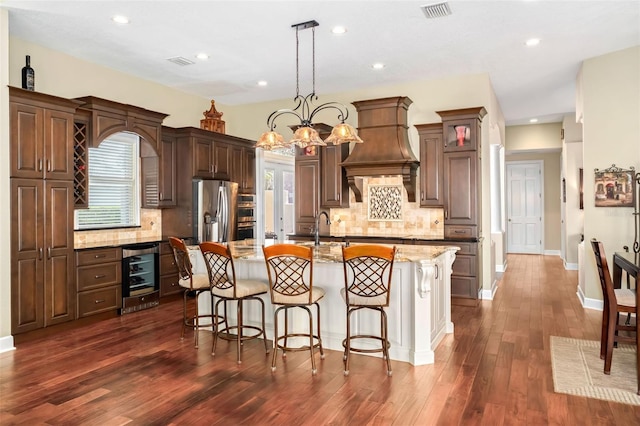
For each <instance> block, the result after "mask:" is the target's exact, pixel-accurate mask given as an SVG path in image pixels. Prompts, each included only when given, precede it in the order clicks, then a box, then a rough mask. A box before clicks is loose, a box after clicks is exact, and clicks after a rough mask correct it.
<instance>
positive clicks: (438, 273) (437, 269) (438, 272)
mask: <svg viewBox="0 0 640 426" xmlns="http://www.w3.org/2000/svg"><path fill="white" fill-rule="evenodd" d="M439 275H440V269H439V268H438V264H437V263H436V276H435V279H436V280H437V279H438V277H439Z"/></svg>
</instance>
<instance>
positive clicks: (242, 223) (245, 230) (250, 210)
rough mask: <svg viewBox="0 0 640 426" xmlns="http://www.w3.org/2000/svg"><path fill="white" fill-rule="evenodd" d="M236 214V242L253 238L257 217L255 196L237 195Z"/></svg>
mask: <svg viewBox="0 0 640 426" xmlns="http://www.w3.org/2000/svg"><path fill="white" fill-rule="evenodd" d="M236 212H237V215H238V221H237V223H238V228H237V231H236V240H246V239H248V238H255V235H256V215H257V212H256V196H255V194H238V204H237V209H236Z"/></svg>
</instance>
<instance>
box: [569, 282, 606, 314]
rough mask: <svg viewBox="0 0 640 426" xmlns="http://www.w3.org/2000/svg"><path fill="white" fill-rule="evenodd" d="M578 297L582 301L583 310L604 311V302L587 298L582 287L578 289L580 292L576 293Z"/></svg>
mask: <svg viewBox="0 0 640 426" xmlns="http://www.w3.org/2000/svg"><path fill="white" fill-rule="evenodd" d="M576 295H577V296H578V299H579V300H580V304H581V305H582V307H583V308H585V309H593V310H596V311H602V310H603V309H604V301H602V300H599V299H591V298H588V297H585V295H584V293H583V292H582V289H581V288H580V287H578V291H576Z"/></svg>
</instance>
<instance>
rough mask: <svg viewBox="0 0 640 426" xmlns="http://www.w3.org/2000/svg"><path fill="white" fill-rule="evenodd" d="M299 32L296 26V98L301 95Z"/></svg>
mask: <svg viewBox="0 0 640 426" xmlns="http://www.w3.org/2000/svg"><path fill="white" fill-rule="evenodd" d="M298 32H299V29H298V27H296V98H297V97H298V96H300V59H299V57H300V40H299V38H298Z"/></svg>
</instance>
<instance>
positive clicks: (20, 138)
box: [9, 87, 78, 180]
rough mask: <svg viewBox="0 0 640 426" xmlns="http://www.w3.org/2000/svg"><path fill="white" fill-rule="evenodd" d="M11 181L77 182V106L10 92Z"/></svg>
mask: <svg viewBox="0 0 640 426" xmlns="http://www.w3.org/2000/svg"><path fill="white" fill-rule="evenodd" d="M9 96H10V102H9V115H10V123H11V134H10V141H11V142H10V143H11V149H10V150H11V177H16V178H33V179H61V180H72V179H73V114H74V112H75V110H76V108H77V106H78V105H77V103H76V102H73V101H70V100H68V99H62V98H58V97H55V96H49V95H43V94H41V93H35V92H31V91H28V90H22V89H17V88H15V87H10V88H9Z"/></svg>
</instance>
